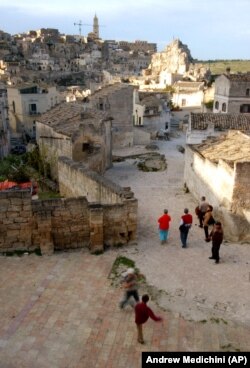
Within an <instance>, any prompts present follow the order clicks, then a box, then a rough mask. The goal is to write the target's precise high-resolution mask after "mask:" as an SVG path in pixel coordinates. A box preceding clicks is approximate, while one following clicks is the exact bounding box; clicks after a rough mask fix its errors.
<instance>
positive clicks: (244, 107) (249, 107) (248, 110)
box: [240, 104, 250, 113]
mask: <svg viewBox="0 0 250 368" xmlns="http://www.w3.org/2000/svg"><path fill="white" fill-rule="evenodd" d="M240 112H242V113H250V105H246V104H244V105H241V106H240Z"/></svg>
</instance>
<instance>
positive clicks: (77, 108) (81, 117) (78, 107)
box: [37, 102, 106, 136]
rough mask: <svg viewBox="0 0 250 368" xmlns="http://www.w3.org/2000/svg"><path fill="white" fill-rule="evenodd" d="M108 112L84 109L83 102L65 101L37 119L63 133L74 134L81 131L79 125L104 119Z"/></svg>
mask: <svg viewBox="0 0 250 368" xmlns="http://www.w3.org/2000/svg"><path fill="white" fill-rule="evenodd" d="M105 118H106V114H105V113H104V112H103V111H93V110H88V111H87V112H86V111H84V110H83V105H82V103H79V102H68V103H67V102H63V103H61V104H59V105H57V106H55V107H54V108H52V109H51V110H49V111H47V112H46V113H44V114H42V115H41V117H39V118H38V119H37V121H38V122H39V123H42V124H45V125H48V126H50V127H53V129H54V130H55V131H56V132H58V133H62V134H66V135H68V136H72V134H73V133H75V132H77V131H79V126H80V125H82V124H88V123H91V122H92V123H93V122H97V121H100V120H103V119H105Z"/></svg>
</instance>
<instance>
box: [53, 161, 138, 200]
mask: <svg viewBox="0 0 250 368" xmlns="http://www.w3.org/2000/svg"><path fill="white" fill-rule="evenodd" d="M58 168H59V188H60V193H61V194H62V195H63V196H65V197H78V196H86V197H87V198H88V201H89V202H98V203H102V204H104V203H105V204H115V203H122V202H123V199H124V196H126V197H127V196H129V194H128V193H127V192H126V191H124V189H123V188H122V187H120V186H119V185H116V184H114V183H113V182H111V181H110V180H108V179H107V178H104V177H103V176H100V175H98V174H97V173H95V172H93V171H90V170H88V169H87V168H86V167H84V166H83V165H82V164H81V163H76V162H74V161H72V160H70V159H68V158H67V157H60V158H59V161H58ZM130 195H131V196H132V197H133V193H132V192H130Z"/></svg>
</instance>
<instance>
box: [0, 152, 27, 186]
mask: <svg viewBox="0 0 250 368" xmlns="http://www.w3.org/2000/svg"><path fill="white" fill-rule="evenodd" d="M27 157H28V156H27V154H25V155H22V156H15V155H9V156H7V157H5V158H4V159H3V160H2V161H0V179H1V181H3V180H10V181H15V182H17V183H23V182H26V181H29V180H30V174H29V172H28V169H27Z"/></svg>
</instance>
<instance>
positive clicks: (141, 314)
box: [135, 294, 162, 344]
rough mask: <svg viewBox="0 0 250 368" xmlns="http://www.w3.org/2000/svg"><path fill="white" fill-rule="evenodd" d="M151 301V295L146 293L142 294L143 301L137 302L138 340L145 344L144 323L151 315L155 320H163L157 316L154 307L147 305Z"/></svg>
mask: <svg viewBox="0 0 250 368" xmlns="http://www.w3.org/2000/svg"><path fill="white" fill-rule="evenodd" d="M148 301H149V296H148V295H147V294H144V295H143V296H142V302H141V303H137V304H136V306H135V323H136V326H137V333H138V339H137V340H138V342H139V343H140V344H144V340H143V333H142V325H143V323H145V322H147V320H148V319H149V317H150V318H151V319H153V320H154V321H162V318H161V317H157V316H156V315H155V314H154V312H153V311H152V309H150V308H149V307H148V306H147V302H148Z"/></svg>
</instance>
